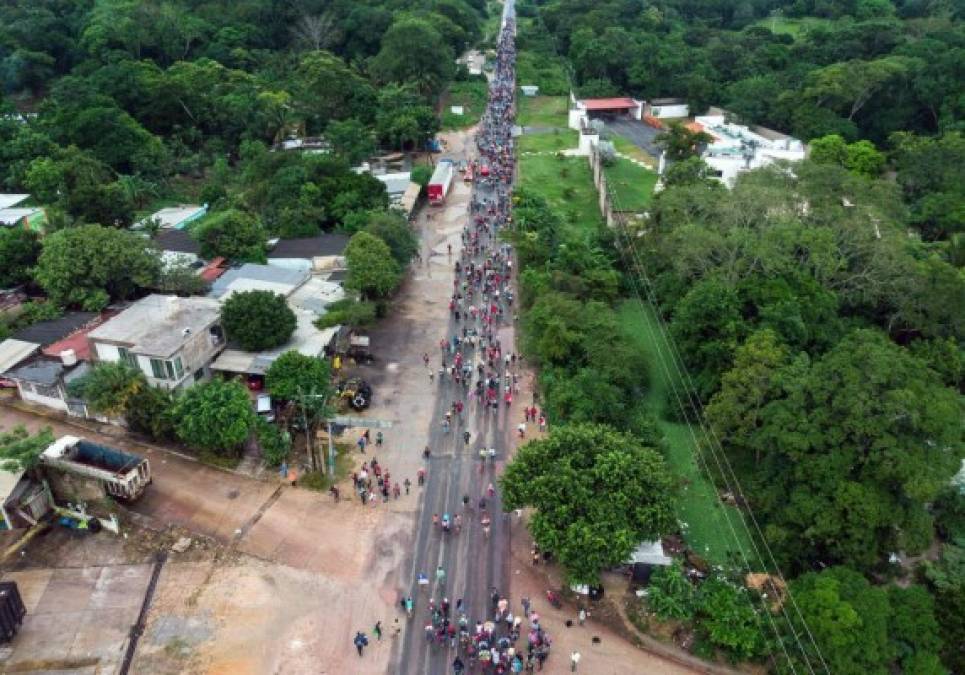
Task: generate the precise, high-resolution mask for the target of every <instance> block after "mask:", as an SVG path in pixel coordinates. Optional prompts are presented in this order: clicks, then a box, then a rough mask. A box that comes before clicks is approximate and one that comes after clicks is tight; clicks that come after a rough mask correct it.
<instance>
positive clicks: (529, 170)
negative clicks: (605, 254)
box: [519, 155, 602, 231]
mask: <svg viewBox="0 0 965 675" xmlns="http://www.w3.org/2000/svg"><path fill="white" fill-rule="evenodd" d="M519 182H520V185H521V186H522V187H523V188H524V189H526V190H530V191H532V192H535V193H537V194H539V195H542V196H543V197H544V198H545V199H546V201H547V202H549V204H550V206H551V207H553V208H554V209H556V210H558V211H559V212H560V214H562V216H563V220H564V222H565V223H566V225H568V226H569V227H571V228H573V229H575V230H580V231H590V230H593V229H595V228H596V226H597V225H598V224H599V223H600V221H601V220H602V216H601V215H600V210H599V208H598V206H597V195H596V188H595V187H593V177H592V176H591V175H590V165H589V163H587V161H586V158H585V157H557V156H556V155H520V158H519Z"/></svg>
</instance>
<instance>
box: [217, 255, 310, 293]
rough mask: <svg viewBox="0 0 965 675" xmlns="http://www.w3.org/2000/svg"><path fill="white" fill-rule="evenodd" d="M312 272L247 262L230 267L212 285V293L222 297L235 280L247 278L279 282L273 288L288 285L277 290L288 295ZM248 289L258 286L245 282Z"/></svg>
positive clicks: (255, 280) (268, 282)
mask: <svg viewBox="0 0 965 675" xmlns="http://www.w3.org/2000/svg"><path fill="white" fill-rule="evenodd" d="M309 276H311V274H310V273H309V272H308V271H305V270H292V269H287V268H285V267H278V266H275V265H257V264H255V263H245V264H244V265H242V266H241V267H238V268H235V269H230V270H228V271H227V272H225V273H224V274H223V275H222V276H221V278H220V279H218V280H217V281H215V282H214V284H212V285H211V293H210V294H209V295H211V296H212V297H215V298H220V297H221V296H223V295H224V294H225V293H226V292H227V291H228V288H229V287H231V286H232V284H234V282H236V281H239V280H242V279H243V280H245V281H248V282H259V281H260V282H266V283H267V284H278V286H271V287H270V288H272V289H273V290H274V289H276V288H282V287H286V288H287V291H281V290H276V291H275V292H277V293H282V295H288V294H289V293H291V292H292V291H293V290H294V289H295V288H297V287H298V286H301V285H302V284H303V283H305V281H307V280H308V277H309ZM245 286H247V288H248V290H251V289H252V288H257V286H255V285H252V284H250V283H249V284H245ZM266 288H269V287H266Z"/></svg>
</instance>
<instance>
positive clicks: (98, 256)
mask: <svg viewBox="0 0 965 675" xmlns="http://www.w3.org/2000/svg"><path fill="white" fill-rule="evenodd" d="M159 272H160V262H159V259H158V257H157V256H156V255H155V254H154V252H153V251H151V250H150V249H149V248H148V246H147V245H146V243H145V241H144V239H143V238H142V237H140V236H139V235H137V234H134V233H131V232H127V231H124V230H115V229H113V228H108V227H102V226H100V225H83V226H81V227H73V228H70V229H66V230H60V231H58V232H54V233H53V234H50V235H48V236H47V237H46V238H45V239H44V242H43V252H42V253H41V254H40V259H39V262H38V264H37V270H36V272H35V275H34V276H35V279H36V280H37V282H38V283H39V284H40V285H41V286H42V287H43V289H44V290H45V291H46V292H47V294H48V295H49V296H50V298H51V300H53V301H54V302H57V303H59V304H62V305H71V306H80V307H84V308H85V309H95V310H97V309H101V308H102V307H104V306H105V305H106V304H107V303H108V302H109V301H110V300H126V299H129V298H131V297H132V296H133V295H134V293H135V292H136V291H137V290H138V289H139V288H145V287H149V286H151V285H152V284H153V283H154V282H155V280H156V279H157V277H158V274H159Z"/></svg>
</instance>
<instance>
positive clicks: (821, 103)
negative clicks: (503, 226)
mask: <svg viewBox="0 0 965 675" xmlns="http://www.w3.org/2000/svg"><path fill="white" fill-rule="evenodd" d="M961 11H962V10H961V6H960V5H956V4H954V3H941V2H896V3H892V2H888V1H887V0H868V1H859V2H850V3H849V2H808V1H806V0H805V1H800V2H795V3H789V2H779V1H771V2H768V1H766V0H765V1H763V2H733V3H732V2H727V3H725V2H702V1H690V0H680V1H677V0H664V1H662V2H660V1H658V2H653V3H644V2H634V1H632V0H631V1H619V2H617V1H613V2H611V1H607V0H603V1H595V2H589V1H588V0H547V1H545V2H536V3H524V4H523V5H522V6H521V7H520V14H521V17H522V18H521V22H520V40H519V43H520V47H521V50H522V53H521V54H520V59H519V60H520V64H521V65H520V71H521V73H523V72H525V76H524V75H522V74H521V76H520V77H521V78H522V77H525V78H526V79H527V80H528V81H531V82H533V83H536V84H539V85H540V87H541V90H542V91H543V93H548V94H565V93H566V92H567V91H568V89H569V87H570V86H571V85H572V86H573V88H575V89H576V91H577V93H578V94H580V95H584V96H607V95H626V94H630V95H633V96H636V97H640V98H644V99H646V98H652V97H665V96H679V97H683V98H685V99H686V100H687V101H688V102H689V103H690V105H691V110H692V112H695V113H697V114H699V113H701V112H702V111H703V110H705V109H706V108H707V107H708V106H710V105H716V106H721V107H723V108H725V109H726V110H728V111H729V112H730V113H731V114H732V116H733V117H735V118H737V119H738V120H739V121H741V122H744V123H748V124H763V125H767V126H770V127H773V128H775V129H778V130H781V131H784V132H787V133H791V134H794V135H796V136H798V137H800V138H802V139H804V140H805V141H808V142H810V143H811V146H812V153H811V157H810V159H809V160H806V161H804V162H802V163H799V164H796V165H794V166H793V167H790V168H786V167H780V166H776V167H769V168H766V169H761V170H758V171H754V172H751V173H748V174H745V175H743V176H742V177H741V178H740V179H739V180H738V182H737V184H736V186H735V188H734V189H733V190H727V189H725V188H723V187H722V186H721V185H720V184H719V183H717V182H715V181H713V180H710V179H708V178H707V177H706V175H707V174H706V173H704V172H702V171H700V170H699V164H700V162H699V160H697V159H696V158H695V159H693V160H688V161H687V162H681V163H680V164H678V165H677V166H675V167H672V169H671V170H670V172H669V173H668V174H667V176H666V177H665V189H664V190H663V191H662V192H660V193H658V194H657V195H656V196H655V197H654V200H653V203H652V205H651V206H650V208H649V210H648V213H647V216H646V218H645V219H644V220H641V221H637V222H631V223H629V224H627V225H625V226H623V227H622V228H618V231H620V233H621V234H622V235H623V236H617V237H616V238H614V237H612V236H607V235H600V234H598V233H592V234H591V235H590V237H589V239H588V241H587V243H588V244H589V249H587V248H586V245H584V247H583V248H582V249H577V248H574V247H572V246H571V242H569V241H567V242H566V243H567V246H566V247H559V246H558V245H559V243H560V241H561V240H562V239H561V234H560V233H561V232H565V231H566V227H565V222H564V224H563V225H561V224H560V223H559V222H557V220H558V219H560V218H563V220H564V221H565V216H563V215H562V214H557V215H556V217H555V218H556V219H557V220H554V218H551V217H550V216H549V215H547V214H542V215H539V217H536V216H535V215H534V213H535V212H533V209H534V208H535V205H534V204H533V203H532V200H531V197H530V196H529V195H525V196H524V198H523V199H522V200H521V201H520V207H521V208H519V209H517V221H518V223H517V224H518V227H520V228H521V229H522V230H523V233H521V234H520V237H521V238H519V239H518V240H517V246H518V248H519V253H520V257H521V260H522V261H523V267H524V270H525V271H524V273H523V276H522V282H521V283H522V291H523V292H522V301H523V303H524V306H527V307H530V308H529V309H528V310H527V311H526V313H525V316H526V317H527V319H526V321H525V322H524V329H525V333H526V338H527V340H528V342H527V343H525V346H526V347H527V349H528V350H529V353H530V354H532V355H533V358H534V359H536V360H537V361H539V362H540V363H541V365H542V366H543V373H542V375H541V386H542V387H543V388H544V391H545V393H546V396H547V407H548V410H549V411H550V413H551V415H553V416H554V419H555V420H556V421H558V422H559V421H563V420H566V419H569V418H570V417H575V418H578V419H579V420H580V421H588V422H599V423H607V424H612V425H614V426H617V427H618V428H621V429H625V430H628V431H631V432H634V433H636V434H638V435H639V437H641V438H643V439H644V440H645V441H646V442H647V443H650V444H655V445H656V446H657V447H662V448H664V450H665V451H667V452H669V454H668V455H667V456H668V458H669V459H671V465H673V466H675V467H676V466H678V465H677V464H675V463H674V462H673V461H672V460H673V450H672V446H674V445H675V444H678V443H677V439H674V438H670V437H669V436H665V439H664V441H660V440H659V439H656V438H654V433H655V429H656V430H662V431H664V432H665V434H666V433H667V432H668V431H667V430H674V431H676V430H681V429H686V428H691V429H694V430H695V433H696V434H698V436H699V448H698V451H697V453H698V456H699V457H702V458H703V459H702V460H701V461H704V462H707V465H706V466H707V473H708V474H709V479H710V480H711V481H713V482H714V483H715V484H716V486H717V488H718V489H719V493H720V494H721V495H723V494H725V493H729V492H730V491H731V490H732V489H733V488H734V486H735V485H736V483H735V480H734V479H735V478H736V479H737V481H739V484H740V486H741V495H740V499H739V500H738V506H739V507H740V508H741V509H742V510H743V511H744V513H745V514H750V513H753V515H754V516H755V518H756V522H757V523H758V524H759V525H760V531H757V530H756V529H751V530H750V531H749V534H750V536H751V537H752V538H753V540H754V542H755V544H756V546H757V548H756V549H755V551H756V552H757V553H759V554H760V556H761V557H760V558H758V556H757V555H756V554H755V553H754V552H753V551H752V552H750V553H748V555H749V556H750V560H751V562H750V565H749V566H750V568H752V569H768V570H771V571H773V570H776V569H779V570H780V571H781V572H783V574H784V576H785V578H786V579H787V580H788V581H789V582H790V588H791V590H792V593H793V597H794V598H795V601H796V603H797V605H798V607H797V608H796V610H799V611H800V614H798V613H797V611H795V612H790V611H788V612H782V613H775V614H776V617H775V618H776V626H775V627H774V630H773V631H771V630H769V629H768V628H767V623H768V622H766V621H765V620H764V619H763V612H765V611H766V610H762V608H761V606H758V607H757V612H758V619H757V620H756V621H755V619H754V615H753V613H751V614H749V615H748V614H745V613H742V612H743V611H744V610H742V609H741V608H740V607H738V606H737V605H736V604H735V602H736V601H734V600H733V598H730V599H729V600H726V601H725V600H724V599H722V598H724V596H727V594H728V593H730V591H728V590H726V580H721V581H719V582H718V581H714V582H713V584H706V583H705V584H703V585H702V586H700V587H699V589H697V590H695V589H694V588H693V586H692V585H691V584H689V583H686V582H683V583H680V582H681V578H680V577H679V576H676V573H675V572H674V571H673V570H671V571H670V572H668V573H666V574H658V575H656V578H655V581H654V584H653V586H652V588H651V591H650V600H648V603H649V608H650V611H651V612H654V613H655V614H656V615H657V616H659V617H660V618H662V619H666V620H671V621H676V622H681V621H683V622H689V623H692V625H693V626H694V630H695V633H696V635H697V642H696V645H695V649H697V651H699V652H701V653H704V654H706V655H708V656H710V655H713V654H715V653H716V654H717V655H726V656H727V657H728V658H730V659H733V660H744V659H750V660H764V659H767V658H768V656H769V655H770V656H772V657H774V658H773V661H772V664H773V665H774V667H775V668H776V669H777V670H778V671H780V672H785V671H786V672H790V670H791V668H796V669H803V670H807V669H808V667H813V668H816V669H818V670H825V669H827V670H830V672H834V673H863V672H874V673H885V672H896V671H901V672H906V673H948V672H962V671H963V670H965V652H963V647H962V645H965V627H963V624H962V617H963V616H965V567H963V565H962V562H963V560H965V496H963V488H962V486H960V485H955V484H953V476H954V475H955V474H956V472H958V471H959V470H960V469H961V467H962V458H963V454H965V453H963V443H962V441H963V426H962V420H963V414H962V413H963V407H962V392H963V391H965V370H963V363H965V361H963V359H965V351H963V338H965V323H963V318H962V317H965V274H963V270H962V265H963V263H965V256H963V247H962V236H963V226H965V210H963V209H965V192H963V190H965V188H963V186H965V180H963V178H965V176H963V174H962V166H963V160H965V138H963V136H962V131H963V120H962V112H963V111H962V105H963V101H965V87H963V84H965V72H963V64H965V50H963V46H965V30H963V24H962V21H961V19H962V17H961ZM562 171H563V170H562V169H561V172H562ZM561 175H562V173H561ZM527 233H528V234H527ZM564 249H565V250H564ZM571 249H572V250H571ZM546 250H549V251H553V250H557V251H558V252H557V253H556V254H552V253H550V254H547V253H545V251H546ZM539 251H544V253H542V254H541V255H542V258H540V257H538V256H537V255H536V253H535V252H539ZM608 259H609V260H615V261H616V266H617V269H618V270H619V271H620V273H621V275H620V278H618V279H614V278H613V277H611V276H610V275H609V273H607V274H601V268H602V269H606V268H607V267H608V264H607V262H606V261H607V260H608ZM547 260H548V262H547ZM563 265H565V266H566V267H565V269H567V270H569V275H566V274H563V273H562V269H561V267H562V266H563ZM570 275H572V276H570ZM636 293H639V294H640V295H639V298H640V302H639V304H634V303H629V302H628V301H626V300H625V298H627V297H628V296H629V297H634V296H635V295H636ZM621 298H624V299H621ZM651 301H652V304H651ZM592 303H602V305H600V304H596V305H594V304H592ZM621 303H622V304H621ZM611 307H616V308H617V309H618V310H619V316H620V317H621V318H624V317H626V316H627V315H628V313H629V314H630V315H631V316H632V315H633V314H639V313H641V312H642V313H643V314H644V316H643V318H642V319H634V323H633V324H632V325H634V326H637V327H640V326H647V325H651V326H652V325H654V324H656V325H659V323H661V322H665V324H666V326H667V329H668V335H669V337H670V342H669V343H668V344H672V345H673V348H675V349H677V350H679V354H680V357H681V359H682V362H683V365H685V366H686V368H687V370H688V371H689V373H690V375H691V376H692V377H691V378H688V377H686V376H681V377H680V379H679V380H678V381H677V382H676V384H677V385H678V386H680V387H682V388H686V389H690V390H691V392H692V396H693V405H692V406H691V405H689V404H688V402H687V397H686V396H684V397H683V400H682V401H681V400H680V399H677V398H675V397H674V396H673V395H672V394H673V393H674V392H670V391H666V390H665V389H666V387H665V386H664V385H666V383H665V382H661V380H664V379H666V378H664V376H662V375H661V373H662V372H663V369H666V368H668V367H669V369H670V371H671V374H670V375H669V376H667V377H669V379H671V380H673V379H674V377H675V376H674V372H673V371H674V370H675V366H674V360H673V350H672V349H671V350H670V351H664V350H663V349H662V348H661V347H657V346H655V344H654V343H652V342H651V343H650V344H649V346H648V348H647V350H646V352H647V353H646V354H645V355H641V354H639V353H638V352H635V351H633V350H630V349H629V348H628V347H626V346H624V344H623V342H622V341H621V340H616V341H613V342H611V344H613V347H614V349H616V352H614V353H613V354H612V356H613V358H612V359H610V358H608V356H607V355H606V354H601V353H598V352H597V351H596V350H595V345H597V344H598V343H599V342H601V341H602V338H601V337H600V334H601V333H602V334H604V335H612V334H618V335H628V334H629V335H630V336H631V337H632V336H633V335H634V333H627V332H626V331H624V332H623V333H622V334H621V333H620V332H619V331H618V330H617V329H616V328H617V327H616V322H615V320H614V313H613V310H612V309H611ZM637 334H639V332H638V333H637ZM652 336H657V337H655V338H654V337H652ZM659 336H660V333H659V330H655V331H654V332H653V333H651V334H649V339H654V340H656V341H658V342H659V340H660V337H659ZM642 339H643V340H644V341H646V340H647V339H648V336H646V335H645V336H643V338H642ZM625 350H627V353H624V351H625ZM641 360H643V361H646V366H642V365H640V361H641ZM600 364H603V365H600ZM618 364H624V365H627V364H632V365H627V367H625V368H620V367H619V365H618ZM610 369H614V370H615V371H616V373H615V374H613V375H610V374H604V373H608V372H609V370H610ZM647 372H649V377H648V375H647ZM630 373H632V374H633V377H629V374H630ZM595 375H600V376H599V377H598V378H597V377H595ZM607 385H608V386H607ZM654 388H658V389H660V390H659V394H660V395H666V396H667V400H666V402H664V403H663V404H660V403H657V404H652V403H651V402H652V400H653V396H651V395H650V394H646V393H643V394H642V395H641V393H642V392H641V389H642V390H643V391H644V392H646V391H649V390H654ZM675 391H676V390H675ZM655 416H656V417H657V419H656V421H655V422H654V417H655ZM668 447H671V450H669V451H668V450H667V449H668ZM683 447H686V446H683ZM720 453H723V454H720ZM722 458H726V459H727V462H728V464H721V463H720V462H721V460H722ZM727 466H730V467H732V468H733V473H730V472H729V470H728V469H727ZM677 480H678V488H679V489H680V491H681V494H683V493H684V492H685V491H687V490H688V489H691V488H693V485H692V484H691V483H690V477H689V476H684V475H678V476H677ZM681 526H682V528H683V529H684V530H686V524H681ZM685 536H686V533H685ZM727 537H729V535H724V538H725V539H726V538H727ZM765 543H766V544H767V546H768V548H767V549H765V548H764V544H765ZM736 545H737V546H742V544H741V543H740V542H739V541H738V542H737V543H736ZM765 552H766V553H767V555H765ZM770 553H773V555H774V561H773V562H771V560H770V557H769V556H770ZM775 563H776V564H775ZM723 567H724V569H725V572H724V576H725V577H726V576H729V577H730V578H731V579H732V580H734V579H735V578H737V577H739V576H740V573H741V570H742V569H743V570H744V571H746V569H747V567H748V566H747V565H746V564H745V563H742V562H741V560H740V559H739V557H736V556H735V557H734V559H733V560H732V561H731V564H730V565H724V566H723ZM737 604H739V603H737ZM745 609H746V607H745ZM802 618H803V621H802ZM805 622H806V626H805ZM805 627H806V628H807V630H809V631H810V632H811V633H812V634H813V637H814V642H813V643H812V642H811V641H810V640H809V639H803V640H801V638H802V637H808V634H807V632H806V631H805ZM775 636H777V638H779V639H776V638H775ZM784 649H788V650H789V652H790V654H788V655H785V654H784V652H783V650H784ZM789 663H790V665H789Z"/></svg>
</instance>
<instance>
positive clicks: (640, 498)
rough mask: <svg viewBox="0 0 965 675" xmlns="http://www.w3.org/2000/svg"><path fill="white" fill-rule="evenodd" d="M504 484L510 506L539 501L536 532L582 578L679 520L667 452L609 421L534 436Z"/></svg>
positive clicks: (544, 545)
mask: <svg viewBox="0 0 965 675" xmlns="http://www.w3.org/2000/svg"><path fill="white" fill-rule="evenodd" d="M500 485H501V486H502V489H503V505H504V508H506V509H515V508H522V507H532V508H533V509H534V513H533V516H532V520H531V521H530V530H531V531H532V533H533V537H534V539H535V540H536V542H537V543H538V544H539V545H540V547H541V548H543V549H544V550H547V551H551V552H552V553H553V555H555V556H556V558H557V559H558V560H559V561H560V563H561V564H562V565H563V567H564V569H565V570H566V573H567V576H568V577H569V578H570V580H572V581H574V582H595V581H596V580H597V579H598V578H599V574H600V572H601V571H602V570H605V569H607V568H609V567H612V566H614V565H619V564H621V563H623V562H625V561H626V560H627V558H629V556H630V553H631V552H632V551H633V549H634V548H636V547H637V546H638V545H639V544H640V542H642V541H644V540H652V539H658V538H659V537H661V536H662V535H664V534H666V533H667V532H669V531H670V530H671V529H673V527H674V526H675V524H676V521H675V519H674V515H673V499H674V496H673V485H672V481H671V479H670V475H669V473H668V472H667V468H666V466H665V465H664V462H663V459H662V458H661V457H660V455H659V454H658V453H657V451H656V450H654V449H652V448H648V447H645V446H643V445H641V444H640V442H639V441H638V440H636V439H635V438H633V437H632V436H630V435H628V434H625V433H621V432H618V431H615V430H613V429H611V428H609V427H606V426H599V425H590V424H587V425H566V426H561V427H556V428H554V429H553V431H552V432H551V433H550V435H549V436H548V437H546V438H543V439H539V440H533V441H530V442H528V443H527V444H526V445H524V446H522V447H521V448H520V449H519V452H518V453H517V454H516V456H515V457H514V458H513V461H512V462H510V464H509V465H508V466H507V467H506V473H505V474H504V475H503V477H502V478H501V479H500ZM604 495H605V497H604Z"/></svg>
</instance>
